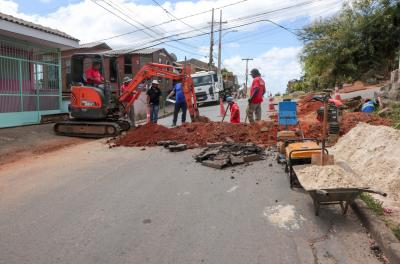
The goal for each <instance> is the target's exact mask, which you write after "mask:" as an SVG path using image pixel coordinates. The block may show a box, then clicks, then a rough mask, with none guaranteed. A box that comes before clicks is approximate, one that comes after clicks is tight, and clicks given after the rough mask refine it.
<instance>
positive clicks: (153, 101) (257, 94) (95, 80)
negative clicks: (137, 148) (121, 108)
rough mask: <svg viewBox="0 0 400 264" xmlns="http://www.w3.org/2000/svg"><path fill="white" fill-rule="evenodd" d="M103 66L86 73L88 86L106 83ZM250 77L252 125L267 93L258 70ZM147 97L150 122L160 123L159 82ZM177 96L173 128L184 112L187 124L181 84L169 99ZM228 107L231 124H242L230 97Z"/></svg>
mask: <svg viewBox="0 0 400 264" xmlns="http://www.w3.org/2000/svg"><path fill="white" fill-rule="evenodd" d="M100 67H101V64H100V63H99V62H96V61H95V62H93V64H92V67H91V68H90V69H88V70H87V71H86V72H85V75H86V76H85V77H86V80H85V81H86V84H88V85H94V86H97V85H100V84H102V83H103V82H104V78H103V76H102V75H101V73H100ZM250 75H251V76H252V77H253V82H252V85H251V90H250V98H249V99H248V106H247V109H246V115H247V118H248V119H249V122H250V123H254V122H255V121H259V120H261V103H262V102H263V97H264V94H265V92H266V88H265V82H264V80H263V79H262V78H261V73H260V72H259V71H258V70H257V69H252V70H251V71H250ZM130 81H131V79H130V78H129V77H125V78H124V80H123V84H122V86H121V92H122V93H126V92H127V91H128V86H129V83H130ZM134 95H135V94H134V93H133V94H130V95H129V96H127V97H126V98H125V102H124V103H125V105H127V104H128V102H130V101H131V100H132V98H133V96H134ZM146 95H147V106H148V108H149V112H150V122H151V123H153V124H157V121H158V111H159V109H160V102H161V96H162V93H161V90H160V88H159V82H158V81H157V80H154V81H152V84H151V86H150V88H149V89H148V90H147V92H146ZM173 96H175V107H174V116H173V121H172V126H176V124H177V121H178V114H179V112H180V111H182V116H181V121H182V123H185V122H186V112H187V105H186V98H185V94H184V92H183V87H182V84H181V83H176V84H175V85H174V88H173V90H172V91H171V93H170V94H169V95H168V96H167V99H170V98H171V97H173ZM226 101H227V103H228V107H229V110H230V122H231V123H233V124H237V123H240V109H239V105H238V104H237V103H236V102H235V101H234V99H233V97H231V96H228V97H227V98H226ZM127 117H128V118H129V119H130V120H131V121H132V122H133V124H134V120H135V110H134V107H130V108H129V110H128V112H127Z"/></svg>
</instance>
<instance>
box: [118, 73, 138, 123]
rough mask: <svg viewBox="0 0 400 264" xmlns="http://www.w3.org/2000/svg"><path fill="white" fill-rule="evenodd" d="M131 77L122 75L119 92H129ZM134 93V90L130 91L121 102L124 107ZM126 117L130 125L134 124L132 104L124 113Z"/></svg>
mask: <svg viewBox="0 0 400 264" xmlns="http://www.w3.org/2000/svg"><path fill="white" fill-rule="evenodd" d="M131 80H132V79H131V78H129V77H124V80H123V83H122V85H121V94H124V93H127V92H129V90H128V88H129V83H130V82H131ZM129 93H130V92H129ZM135 94H136V92H133V93H130V94H129V95H128V96H127V97H126V98H125V100H124V102H123V104H124V106H125V107H127V105H128V103H129V102H130V101H131V100H132V99H133V96H134V95H135ZM126 115H127V118H128V119H129V120H130V121H131V125H132V127H134V126H135V107H134V106H133V104H132V105H131V107H130V108H129V110H128V112H127V113H126Z"/></svg>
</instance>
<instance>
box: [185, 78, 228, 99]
mask: <svg viewBox="0 0 400 264" xmlns="http://www.w3.org/2000/svg"><path fill="white" fill-rule="evenodd" d="M191 76H192V79H193V86H194V91H195V95H196V99H197V103H198V104H206V103H210V104H211V103H218V102H219V98H220V94H221V93H222V91H223V90H224V87H223V82H222V76H221V75H220V74H217V73H216V72H214V71H202V72H196V73H194V74H192V75H191Z"/></svg>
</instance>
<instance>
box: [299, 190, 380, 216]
mask: <svg viewBox="0 0 400 264" xmlns="http://www.w3.org/2000/svg"><path fill="white" fill-rule="evenodd" d="M307 192H308V193H309V194H310V196H311V198H312V200H313V204H314V211H315V215H316V216H318V215H319V209H320V207H321V205H331V204H339V205H340V207H341V209H342V214H343V215H345V214H346V213H347V210H348V209H349V205H351V204H352V203H353V202H354V200H355V199H356V198H357V197H358V196H359V195H360V194H361V193H363V192H367V193H376V194H380V195H382V196H384V197H386V193H383V192H380V191H374V190H370V189H369V188H338V189H323V190H309V191H307Z"/></svg>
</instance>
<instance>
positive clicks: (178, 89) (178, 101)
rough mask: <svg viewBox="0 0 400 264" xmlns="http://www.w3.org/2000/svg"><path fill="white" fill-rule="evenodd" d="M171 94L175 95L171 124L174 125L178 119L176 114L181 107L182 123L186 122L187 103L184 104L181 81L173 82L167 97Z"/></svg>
mask: <svg viewBox="0 0 400 264" xmlns="http://www.w3.org/2000/svg"><path fill="white" fill-rule="evenodd" d="M173 95H175V108H174V119H173V121H172V126H176V122H177V121H178V114H179V111H180V110H181V109H182V119H181V120H182V124H184V123H185V122H186V111H187V105H186V98H185V94H184V93H183V90H182V83H177V84H175V86H174V89H173V90H172V92H171V93H170V94H169V95H168V97H167V98H170V97H171V96H173Z"/></svg>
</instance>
